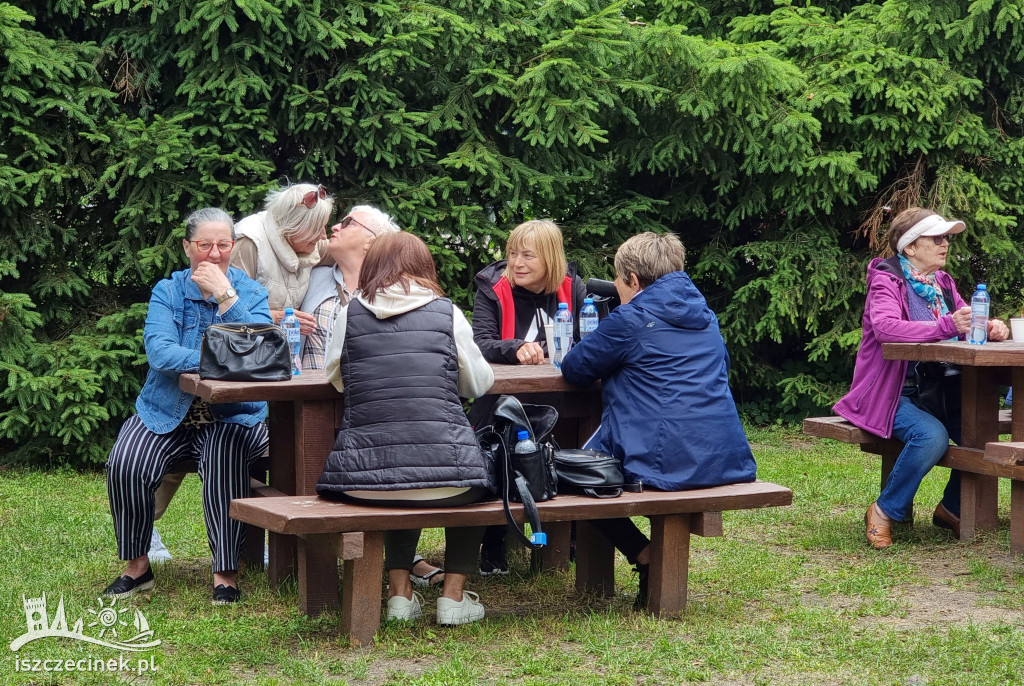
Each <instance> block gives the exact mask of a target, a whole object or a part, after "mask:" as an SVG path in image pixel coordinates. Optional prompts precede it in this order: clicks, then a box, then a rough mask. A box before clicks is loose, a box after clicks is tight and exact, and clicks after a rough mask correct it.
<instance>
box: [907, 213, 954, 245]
mask: <svg viewBox="0 0 1024 686" xmlns="http://www.w3.org/2000/svg"><path fill="white" fill-rule="evenodd" d="M966 228H967V225H966V224H964V223H963V222H962V221H960V220H959V219H952V220H948V221H947V220H945V219H943V218H942V215H939V214H930V215H928V216H927V217H925V218H924V219H922V220H921V221H919V222H918V223H916V224H914V225H913V226H911V227H910V230H909V231H907V232H906V233H905V234H903V235H902V236H900V240H899V241H898V242H897V243H896V252H897V253H902V252H903V249H904V248H906V247H907V246H908V245H910V244H911V243H913V242H914V241H916V240H917V239H918V238H920V237H921V236H945V235H946V234H947V233H960V232H961V231H963V230H964V229H966Z"/></svg>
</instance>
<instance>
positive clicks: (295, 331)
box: [281, 307, 302, 376]
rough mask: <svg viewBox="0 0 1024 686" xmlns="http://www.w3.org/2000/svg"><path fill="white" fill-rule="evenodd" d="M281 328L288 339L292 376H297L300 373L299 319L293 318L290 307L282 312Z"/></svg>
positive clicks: (300, 340)
mask: <svg viewBox="0 0 1024 686" xmlns="http://www.w3.org/2000/svg"><path fill="white" fill-rule="evenodd" d="M281 328H282V329H284V333H285V335H286V336H287V337H288V350H289V352H290V353H291V356H292V376H298V375H299V374H301V373H302V353H301V351H302V337H301V336H300V335H299V319H298V317H296V316H295V310H293V309H292V308H290V307H286V308H285V310H284V319H282V320H281Z"/></svg>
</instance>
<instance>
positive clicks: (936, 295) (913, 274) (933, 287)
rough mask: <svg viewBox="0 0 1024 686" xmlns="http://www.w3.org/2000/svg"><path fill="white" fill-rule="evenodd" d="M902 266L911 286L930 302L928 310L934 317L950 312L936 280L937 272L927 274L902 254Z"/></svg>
mask: <svg viewBox="0 0 1024 686" xmlns="http://www.w3.org/2000/svg"><path fill="white" fill-rule="evenodd" d="M900 266H901V267H903V276H904V277H906V279H907V282H908V283H910V287H911V288H913V289H914V292H915V293H917V294H918V295H919V296H921V297H922V298H924V301H925V302H926V303H928V310H929V311H930V312H931V313H932V316H933V317H935V318H936V319H938V318H939V317H941V316H942V315H944V314H948V313H949V308H948V307H946V301H945V300H944V299H943V297H942V291H941V290H940V288H939V286H938V284H937V283H936V282H935V274H932V275H931V276H925V275H924V274H922V273H921V271H920V270H919V269H918V268H917V267H915V266H914V265H913V263H912V262H911V261H910V260H908V259H907V258H906V257H904V256H903V255H900Z"/></svg>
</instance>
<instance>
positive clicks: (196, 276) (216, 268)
mask: <svg viewBox="0 0 1024 686" xmlns="http://www.w3.org/2000/svg"><path fill="white" fill-rule="evenodd" d="M192 280H193V281H194V282H195V284H196V285H197V286H199V290H200V291H202V293H203V296H204V297H206V298H209V297H210V296H211V295H214V296H221V295H223V294H224V292H225V291H226V290H227V289H228V288H230V287H231V282H230V281H228V277H227V275H226V274H225V273H224V270H223V269H221V268H220V265H217V264H213V263H212V262H200V263H199V264H198V265H196V268H195V269H193V270H192Z"/></svg>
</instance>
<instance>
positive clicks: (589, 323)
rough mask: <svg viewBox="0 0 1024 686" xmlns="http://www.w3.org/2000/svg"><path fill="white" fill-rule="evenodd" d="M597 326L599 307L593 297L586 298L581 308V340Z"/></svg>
mask: <svg viewBox="0 0 1024 686" xmlns="http://www.w3.org/2000/svg"><path fill="white" fill-rule="evenodd" d="M596 328H597V308H596V307H595V306H594V299H593V298H584V299H583V307H582V308H581V309H580V340H583V339H584V338H586V337H587V336H589V335H590V334H591V333H593V332H594V330H595V329H596Z"/></svg>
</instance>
